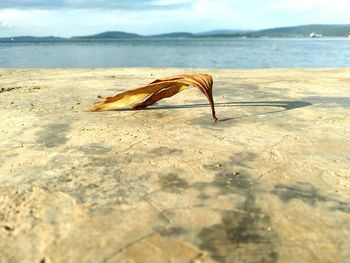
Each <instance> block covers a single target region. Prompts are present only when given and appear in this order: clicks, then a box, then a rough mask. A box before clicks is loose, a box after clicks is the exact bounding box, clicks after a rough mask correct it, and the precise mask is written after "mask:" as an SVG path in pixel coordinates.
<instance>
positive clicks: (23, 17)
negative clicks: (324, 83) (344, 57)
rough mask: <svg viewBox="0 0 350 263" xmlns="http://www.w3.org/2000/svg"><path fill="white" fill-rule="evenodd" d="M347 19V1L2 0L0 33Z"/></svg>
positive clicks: (148, 30) (153, 30) (194, 28)
mask: <svg viewBox="0 0 350 263" xmlns="http://www.w3.org/2000/svg"><path fill="white" fill-rule="evenodd" d="M305 24H350V0H0V37H7V36H18V35H34V36H49V35H54V36H62V37H70V36H81V35H89V34H95V33H100V32H105V31H125V32H133V33H138V34H142V35H151V34H159V33H166V32H192V33H197V32H204V31H209V30H214V29H252V30H256V29H265V28H273V27H283V26H295V25H305Z"/></svg>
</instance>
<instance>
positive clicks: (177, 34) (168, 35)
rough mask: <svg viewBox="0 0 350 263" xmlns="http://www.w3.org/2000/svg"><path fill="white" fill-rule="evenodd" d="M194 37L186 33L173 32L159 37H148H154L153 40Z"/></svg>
mask: <svg viewBox="0 0 350 263" xmlns="http://www.w3.org/2000/svg"><path fill="white" fill-rule="evenodd" d="M194 36H195V35H194V34H192V33H188V32H173V33H166V34H159V35H152V36H149V37H155V38H178V37H180V38H183V37H194Z"/></svg>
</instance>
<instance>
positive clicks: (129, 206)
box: [0, 68, 350, 263]
mask: <svg viewBox="0 0 350 263" xmlns="http://www.w3.org/2000/svg"><path fill="white" fill-rule="evenodd" d="M190 72H192V71H191V70H183V69H147V68H142V69H84V70H80V69H74V70H73V69H64V70H63V69H62V70H61V69H51V70H48V69H45V70H40V69H34V70H9V69H0V92H1V93H0V116H1V122H0V136H1V137H0V138H1V140H0V262H38V263H39V262H291V263H292V262H350V261H349V259H350V250H349V247H350V241H349V236H350V194H349V193H350V173H349V167H350V139H349V138H350V136H349V135H350V121H349V115H350V69H334V70H251V71H237V70H202V71H201V72H205V73H209V74H212V76H213V77H214V82H215V83H214V96H215V101H216V103H217V116H218V118H219V119H220V121H219V122H217V123H213V121H212V119H211V114H210V108H209V106H208V105H206V103H207V102H206V99H205V97H204V96H203V95H202V94H201V93H200V92H199V91H197V90H196V89H191V90H187V91H184V92H182V93H180V94H178V95H176V96H174V97H173V98H170V99H167V100H164V101H161V102H160V103H159V105H157V106H156V108H155V109H149V110H142V111H108V112H94V113H91V112H86V111H85V110H86V109H88V108H89V107H90V106H91V105H92V104H93V103H94V102H96V101H97V99H96V96H97V95H102V96H109V95H114V94H115V93H117V92H119V91H122V90H124V89H127V88H133V87H137V86H139V85H143V84H146V83H148V82H149V81H152V80H154V79H155V78H158V77H167V76H171V75H175V74H182V73H190Z"/></svg>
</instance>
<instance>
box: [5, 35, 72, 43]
mask: <svg viewBox="0 0 350 263" xmlns="http://www.w3.org/2000/svg"><path fill="white" fill-rule="evenodd" d="M66 40H67V39H66V38H62V37H53V36H47V37H33V36H19V37H4V38H0V42H6V43H9V42H10V43H23V42H62V41H66Z"/></svg>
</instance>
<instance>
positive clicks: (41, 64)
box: [0, 38, 350, 69]
mask: <svg viewBox="0 0 350 263" xmlns="http://www.w3.org/2000/svg"><path fill="white" fill-rule="evenodd" d="M0 67H6V68H7V67H9V68H80V67H83V68H86V67H88V68H96V67H99V68H100V67H102V68H104V67H180V68H182V67H183V68H234V69H240V68H241V69H257V68H334V67H350V39H348V38H318V39H311V38H303V39H301V38H300V39H299V38H254V39H239V38H194V39H185V38H184V39H124V40H114V41H92V42H87V41H86V42H62V43H54V42H51V43H1V44H0Z"/></svg>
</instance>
